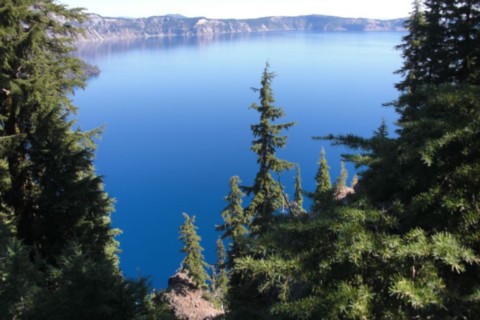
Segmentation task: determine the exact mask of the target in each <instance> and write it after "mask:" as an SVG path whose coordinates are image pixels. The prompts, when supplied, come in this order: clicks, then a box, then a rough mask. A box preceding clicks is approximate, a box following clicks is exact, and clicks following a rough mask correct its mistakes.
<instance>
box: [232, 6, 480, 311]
mask: <svg viewBox="0 0 480 320" xmlns="http://www.w3.org/2000/svg"><path fill="white" fill-rule="evenodd" d="M417 4H418V2H417ZM426 8H427V9H426V11H425V13H424V14H425V30H422V32H425V33H424V36H423V35H422V37H424V38H422V41H423V42H421V43H420V44H419V46H418V48H417V49H418V50H419V51H418V52H419V57H420V58H415V59H416V61H414V60H412V61H411V62H412V63H413V64H412V66H413V65H415V63H417V62H418V68H419V69H418V70H410V69H409V67H407V68H406V69H407V70H404V71H407V73H405V74H408V72H410V71H412V72H419V73H412V74H415V76H414V77H413V76H412V77H411V78H410V79H409V81H410V82H409V83H408V84H407V85H406V86H405V87H403V88H400V89H401V90H402V95H401V97H400V98H399V99H398V101H396V102H395V103H394V106H395V107H396V110H397V112H398V113H399V115H400V119H399V121H398V123H397V125H398V127H399V129H398V130H397V137H395V138H390V137H388V130H387V127H386V124H385V122H382V125H381V126H380V128H379V129H378V130H377V131H375V133H374V135H373V137H371V138H362V137H357V136H353V135H341V136H332V135H331V136H327V137H326V138H327V139H330V140H331V141H333V143H334V144H341V145H347V146H349V147H351V148H353V149H356V150H360V153H359V154H353V155H352V154H350V155H344V158H345V159H346V160H348V161H352V162H354V164H355V165H356V166H357V167H360V166H365V167H366V169H365V170H364V171H363V172H361V186H362V188H360V191H361V195H360V197H358V198H357V199H356V201H355V202H354V203H351V204H349V205H348V206H343V207H342V206H339V207H329V208H326V209H324V210H323V211H322V215H317V216H314V217H313V219H312V220H311V221H302V220H300V221H288V220H283V221H279V222H278V223H277V224H276V225H274V226H272V228H271V229H270V230H269V232H267V233H264V234H262V235H261V236H260V237H258V238H257V239H255V245H252V249H251V250H252V254H251V255H250V256H247V257H243V258H241V259H238V260H237V262H236V265H235V271H236V272H237V273H240V274H242V275H243V277H244V278H247V279H249V283H250V284H251V286H250V287H245V288H246V289H247V290H252V286H256V289H257V291H256V292H257V293H258V294H259V293H262V294H261V295H260V297H262V303H263V308H261V307H259V306H258V305H255V308H258V310H259V312H257V314H256V315H257V316H258V315H260V316H263V315H265V314H268V315H269V316H270V317H274V318H276V319H475V318H476V317H477V315H478V314H480V307H479V304H478V301H479V296H480V294H479V293H480V278H479V275H480V272H479V270H480V269H479V268H480V251H479V248H480V229H479V228H478V226H479V219H480V215H479V211H478V208H479V204H478V200H477V199H479V198H480V194H479V191H478V190H480V175H479V168H480V164H479V159H480V154H478V153H479V150H480V145H478V144H479V141H480V139H479V138H480V129H479V128H480V125H479V123H480V113H479V110H480V106H479V103H480V102H479V101H480V89H479V87H478V86H477V85H475V84H474V83H473V82H470V81H472V80H471V79H475V77H476V74H475V73H476V71H475V68H474V66H475V63H474V62H470V64H469V65H470V67H469V68H467V67H466V66H464V65H463V64H464V62H465V61H464V60H463V59H459V58H458V57H460V55H459V54H457V52H460V50H465V51H468V52H464V53H463V54H462V55H461V56H462V57H469V56H474V55H475V54H476V52H477V50H478V45H477V46H476V47H474V46H470V49H468V50H467V49H466V48H468V46H466V45H465V41H464V39H465V37H466V35H467V34H472V35H473V34H476V33H478V30H479V29H478V24H477V27H473V26H472V27H465V28H466V29H467V30H463V33H461V32H459V30H458V29H456V28H457V26H458V24H457V23H458V21H456V20H455V19H454V18H452V17H455V14H458V12H463V13H462V14H460V15H459V16H458V17H457V18H456V19H460V18H459V17H461V19H460V20H461V21H462V23H460V24H461V25H463V26H468V25H469V24H468V23H466V21H468V20H469V18H468V17H475V16H476V15H477V14H478V12H479V10H480V7H479V4H478V1H433V0H432V1H426ZM466 12H469V13H468V14H467V13H466ZM422 28H423V27H422ZM468 29H470V30H468ZM472 38H473V37H470V39H472ZM467 39H468V37H467ZM405 55H406V54H405ZM412 59H413V58H412ZM422 59H423V60H422ZM467 60H468V59H467ZM465 70H469V71H465ZM466 79H470V80H466ZM414 80H415V81H414ZM265 310H267V311H265ZM271 315H273V316H271ZM263 318H268V316H267V317H263Z"/></svg>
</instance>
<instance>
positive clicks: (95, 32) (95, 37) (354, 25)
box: [79, 14, 405, 41]
mask: <svg viewBox="0 0 480 320" xmlns="http://www.w3.org/2000/svg"><path fill="white" fill-rule="evenodd" d="M404 21H405V19H393V20H378V19H365V18H340V17H333V16H324V15H309V16H298V17H264V18H257V19H238V20H237V19H208V18H204V17H197V18H187V17H183V16H180V15H167V16H155V17H149V18H135V19H133V18H109V17H102V16H100V15H97V14H90V15H89V17H88V19H87V20H86V21H85V22H84V23H83V27H84V29H85V34H84V35H83V36H82V37H81V38H80V39H79V40H81V41H101V40H120V39H132V38H148V37H164V36H198V35H218V34H232V33H251V32H271V31H404V30H405V28H404V26H403V23H404Z"/></svg>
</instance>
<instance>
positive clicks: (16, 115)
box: [0, 0, 142, 319]
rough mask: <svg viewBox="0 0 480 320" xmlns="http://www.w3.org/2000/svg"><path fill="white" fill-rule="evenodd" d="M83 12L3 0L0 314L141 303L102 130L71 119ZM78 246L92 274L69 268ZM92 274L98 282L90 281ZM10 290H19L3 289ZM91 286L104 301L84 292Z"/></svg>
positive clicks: (116, 313) (62, 312)
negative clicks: (121, 262)
mask: <svg viewBox="0 0 480 320" xmlns="http://www.w3.org/2000/svg"><path fill="white" fill-rule="evenodd" d="M84 18H85V16H84V14H83V13H82V12H81V11H80V10H77V9H67V8H66V7H65V6H63V5H59V4H57V3H56V2H55V1H53V0H42V1H37V0H19V1H11V0H6V1H3V2H2V3H1V4H0V38H1V39H2V45H1V46H0V96H1V98H0V180H1V181H0V216H2V217H1V218H0V219H1V221H0V223H2V224H5V221H7V220H8V221H9V222H8V227H7V229H8V230H9V231H8V232H9V236H8V237H7V238H8V239H7V240H6V241H5V242H4V241H2V243H1V244H0V246H1V251H2V252H1V253H0V255H1V256H2V258H5V259H4V260H2V261H1V262H0V269H1V271H0V273H2V274H3V275H4V276H2V277H0V278H1V279H0V287H1V288H2V289H0V291H1V292H0V296H2V297H4V296H5V294H8V295H9V298H8V299H1V300H2V306H1V308H2V310H1V314H2V316H3V315H5V316H7V317H9V316H11V317H12V318H22V317H23V318H32V317H34V318H35V319H41V318H42V317H43V318H44V319H75V318H78V317H79V316H81V315H82V314H86V312H87V311H86V309H88V310H89V311H88V317H90V318H96V319H100V318H109V319H125V318H129V319H132V318H133V317H134V316H136V315H135V314H134V313H135V312H136V311H135V310H136V309H135V308H136V307H135V308H134V309H135V310H134V309H131V310H133V311H132V312H130V311H128V310H127V309H128V308H129V306H130V307H132V306H133V307H134V306H135V305H136V304H137V303H138V301H137V300H134V297H133V296H132V295H128V294H127V293H128V290H129V289H128V288H127V285H126V284H127V281H125V279H124V278H123V276H122V275H121V273H120V270H119V269H118V266H117V256H116V253H117V251H118V249H117V247H118V244H117V242H116V241H115V240H114V236H115V235H116V234H117V233H118V231H117V230H114V229H112V228H111V226H110V214H111V211H112V202H113V201H112V199H111V198H110V197H109V196H108V195H107V194H106V193H105V191H104V190H103V182H102V178H101V177H100V176H98V175H97V174H96V173H95V171H94V166H93V159H94V152H95V144H94V138H95V136H96V135H97V134H98V130H94V131H92V132H83V131H81V130H80V129H75V128H74V124H75V123H74V120H72V119H73V117H74V115H75V113H76V111H77V110H76V108H75V106H74V105H73V104H72V102H71V100H70V98H69V96H71V94H72V93H73V91H74V89H76V88H79V87H83V86H84V79H85V77H84V75H83V74H82V71H81V66H82V62H81V60H79V59H78V58H75V57H74V56H73V55H72V52H73V51H74V50H75V46H74V41H75V36H76V35H77V34H78V33H79V32H80V30H79V28H78V27H77V26H78V25H79V22H81V21H83V19H84ZM3 216H5V218H4V217H3ZM72 245H74V246H75V248H76V251H75V252H76V253H77V254H76V255H73V256H75V257H78V259H76V260H75V261H76V264H75V266H76V268H77V269H76V270H81V271H82V272H84V273H85V274H88V275H89V276H88V277H84V276H83V275H82V276H80V274H76V273H75V272H71V271H68V270H69V267H68V266H69V265H68V264H65V263H64V262H65V261H67V260H69V259H71V258H72V257H73V256H71V255H70V254H69V250H68V248H70V246H72ZM72 259H73V258H72ZM52 270H54V271H52ZM95 272H98V273H99V274H101V277H102V281H93V280H94V279H95V277H90V276H91V275H93V274H94V273H95ZM51 274H55V277H51ZM57 275H58V277H57ZM60 275H61V276H60ZM67 275H68V276H67ZM77 275H78V276H77ZM113 283H115V284H116V285H115V286H113V285H112V284H113ZM136 285H138V286H142V284H141V283H140V282H139V283H137V284H136ZM11 286H13V287H15V288H17V289H16V291H14V290H10V289H9V292H8V293H5V292H4V291H3V288H11ZM92 288H95V290H96V292H98V293H101V294H102V298H101V299H94V297H95V296H90V295H88V294H83V293H84V292H80V291H79V290H80V289H85V290H90V289H92ZM33 297H35V298H33ZM40 297H41V298H42V299H40ZM129 299H131V300H129ZM61 305H63V307H60V306H61ZM82 307H83V309H82ZM133 307H132V308H133ZM106 310H110V311H108V312H107V311H106ZM82 311H83V312H82ZM33 315H35V316H33ZM42 315H43V316H42Z"/></svg>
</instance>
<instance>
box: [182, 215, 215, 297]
mask: <svg viewBox="0 0 480 320" xmlns="http://www.w3.org/2000/svg"><path fill="white" fill-rule="evenodd" d="M183 217H184V218H185V222H184V223H183V224H182V225H181V226H180V238H179V239H180V240H181V241H182V242H183V248H182V250H181V252H183V253H185V258H184V259H183V261H182V267H181V270H182V272H185V273H187V274H188V275H189V276H190V278H191V279H192V281H193V283H194V284H195V285H196V286H197V287H198V288H206V287H207V282H206V281H207V279H208V275H207V273H206V271H205V266H207V264H206V263H205V261H204V258H203V254H202V251H203V248H202V247H201V246H200V241H201V238H200V237H199V236H198V234H197V229H198V228H197V227H196V226H195V216H192V217H190V216H189V215H188V214H186V213H184V214H183Z"/></svg>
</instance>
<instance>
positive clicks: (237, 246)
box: [215, 176, 250, 267]
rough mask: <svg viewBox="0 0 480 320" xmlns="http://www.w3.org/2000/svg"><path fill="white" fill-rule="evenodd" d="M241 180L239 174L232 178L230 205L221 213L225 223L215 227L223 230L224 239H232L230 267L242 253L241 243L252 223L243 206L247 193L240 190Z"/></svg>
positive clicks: (226, 199) (228, 198)
mask: <svg viewBox="0 0 480 320" xmlns="http://www.w3.org/2000/svg"><path fill="white" fill-rule="evenodd" d="M240 182H241V181H240V178H239V177H238V176H234V177H232V178H230V192H229V194H228V195H227V196H226V197H225V201H227V202H228V205H227V207H226V208H225V209H223V211H222V213H221V215H222V218H223V224H222V225H220V226H216V227H215V229H216V230H217V231H221V232H222V235H221V238H222V239H230V248H229V250H228V261H227V265H228V266H229V267H231V266H232V265H233V261H234V260H235V258H236V257H238V256H240V255H241V254H242V250H241V244H242V242H243V239H244V238H245V237H246V235H247V234H248V229H247V226H248V225H249V223H250V221H249V219H248V218H247V217H246V215H245V212H244V210H243V206H242V198H243V197H244V196H245V194H244V193H243V192H242V191H241V190H240V187H239V184H240Z"/></svg>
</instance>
